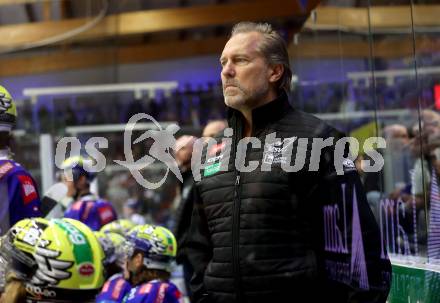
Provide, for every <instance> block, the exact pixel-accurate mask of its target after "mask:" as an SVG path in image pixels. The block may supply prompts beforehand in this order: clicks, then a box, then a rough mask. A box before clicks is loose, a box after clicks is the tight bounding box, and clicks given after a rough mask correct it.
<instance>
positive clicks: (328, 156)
mask: <svg viewBox="0 0 440 303" xmlns="http://www.w3.org/2000/svg"><path fill="white" fill-rule="evenodd" d="M253 121H254V128H253V130H252V136H253V137H257V138H259V139H260V141H261V142H262V143H261V145H260V146H258V144H255V145H254V146H252V147H251V145H250V144H249V146H248V148H247V150H246V151H245V152H241V150H242V149H240V148H237V143H238V141H239V139H240V138H241V137H242V127H243V125H242V123H243V122H242V116H241V114H240V113H239V112H237V111H235V110H230V115H229V125H230V127H231V128H232V129H233V131H234V132H233V135H232V136H231V137H230V138H226V139H227V140H225V141H224V144H222V143H221V142H222V140H224V139H225V138H217V139H216V140H217V142H216V145H212V144H211V146H207V147H206V148H205V149H204V151H203V152H202V159H207V160H206V164H205V167H204V169H201V170H200V173H201V180H200V181H199V182H197V183H196V189H195V192H194V193H195V197H194V201H195V208H194V211H193V215H192V223H191V228H190V233H189V238H188V242H187V247H186V249H187V252H188V256H189V258H190V261H191V263H192V264H193V266H194V268H195V275H194V277H193V280H192V288H193V292H194V296H195V299H196V300H197V302H225V303H226V302H266V303H269V302H272V303H278V302H338V303H339V302H385V299H386V297H387V294H388V291H389V286H390V276H391V266H390V262H389V260H388V257H387V253H386V251H385V249H384V248H383V245H382V243H381V240H380V232H379V228H378V226H377V224H376V221H375V219H374V217H373V215H372V213H371V211H370V209H369V206H368V204H367V202H366V199H365V194H364V192H363V189H362V185H361V184H360V181H359V177H358V175H357V172H356V170H355V168H354V167H353V166H352V165H350V161H349V162H348V163H346V164H345V165H344V166H343V169H344V170H343V171H344V174H343V175H338V174H337V173H336V171H335V168H334V165H333V158H334V157H333V155H334V145H331V146H327V147H324V148H323V150H322V152H321V154H319V153H316V154H315V153H314V154H312V153H311V147H312V145H313V144H312V142H313V138H323V139H325V138H329V137H334V138H335V140H334V141H335V142H336V140H337V139H338V138H340V137H341V134H340V133H339V132H337V131H336V130H335V129H333V128H331V127H330V126H328V125H327V124H325V123H324V122H322V121H321V120H319V119H318V118H316V117H314V116H312V115H309V114H306V113H303V112H301V111H298V110H295V109H293V108H292V107H291V106H290V105H289V103H288V101H287V96H286V95H285V94H284V93H282V94H281V95H280V97H279V98H277V99H276V100H274V101H273V102H270V103H268V104H266V105H264V106H262V107H260V108H257V109H256V110H254V112H253ZM274 132H276V137H277V138H280V139H274V140H272V141H271V140H269V139H267V137H266V136H268V135H269V134H271V133H274ZM269 137H270V136H269ZM300 138H302V139H300ZM228 140H229V142H232V144H228ZM305 140H308V141H307V142H308V143H307V142H306V143H307V144H306V143H304V142H305ZM301 142H302V144H301ZM242 146H244V145H242ZM229 149H231V153H230V155H231V156H230V157H228V156H227V155H228V151H229ZM289 149H291V150H292V153H291V154H292V155H293V156H289V157H286V155H287V154H289V153H284V152H285V151H288V150H289ZM295 155H304V165H303V167H304V168H303V169H300V170H299V171H296V172H286V171H285V170H284V169H283V167H282V165H285V164H286V163H287V164H291V166H294V164H295ZM314 157H315V159H319V160H320V161H319V164H318V163H316V161H312V163H315V164H316V165H315V166H313V164H312V170H313V171H310V169H309V166H310V162H311V161H310V159H311V158H314ZM296 158H301V156H296ZM252 161H257V162H252ZM296 161H300V162H298V163H299V164H301V159H297V160H296ZM255 163H257V164H258V167H257V169H256V170H254V171H250V172H244V171H243V169H240V170H241V172H239V171H238V170H237V169H236V167H237V166H240V165H244V166H248V165H255ZM351 164H352V162H351ZM221 165H223V166H221ZM262 166H265V168H263V169H262ZM267 166H269V167H270V169H266V168H267ZM222 167H224V169H222ZM265 170H268V171H265ZM193 173H194V171H193Z"/></svg>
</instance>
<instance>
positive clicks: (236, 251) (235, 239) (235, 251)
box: [232, 117, 243, 302]
mask: <svg viewBox="0 0 440 303" xmlns="http://www.w3.org/2000/svg"><path fill="white" fill-rule="evenodd" d="M235 123H236V124H235V131H236V133H235V134H234V137H233V138H234V139H233V140H232V144H233V145H232V151H233V153H232V155H233V158H234V159H233V161H234V165H235V160H236V158H237V156H238V155H237V143H238V141H239V140H240V139H241V137H242V136H243V134H242V132H243V131H242V125H241V123H242V122H241V121H239V117H236V121H235ZM240 205H241V200H240V172H239V171H238V170H237V169H236V170H235V185H234V204H233V207H232V272H233V275H234V286H235V293H236V295H237V302H241V301H242V300H241V298H242V290H241V273H240Z"/></svg>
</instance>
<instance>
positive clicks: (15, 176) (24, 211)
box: [0, 157, 41, 236]
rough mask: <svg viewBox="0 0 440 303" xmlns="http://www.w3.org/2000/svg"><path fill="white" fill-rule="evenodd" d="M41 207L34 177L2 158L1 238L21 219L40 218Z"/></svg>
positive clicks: (16, 164)
mask: <svg viewBox="0 0 440 303" xmlns="http://www.w3.org/2000/svg"><path fill="white" fill-rule="evenodd" d="M40 206H41V201H40V195H39V193H38V189H37V185H36V182H35V180H34V179H33V178H32V176H31V175H30V174H29V173H28V172H27V171H26V170H25V169H24V168H23V167H22V166H20V164H18V163H17V162H15V161H13V160H10V159H7V158H6V157H0V236H1V235H4V234H5V233H6V232H7V231H8V230H9V228H10V227H11V226H12V225H14V224H15V223H16V222H17V221H20V220H21V219H25V218H31V217H40V216H41V213H40Z"/></svg>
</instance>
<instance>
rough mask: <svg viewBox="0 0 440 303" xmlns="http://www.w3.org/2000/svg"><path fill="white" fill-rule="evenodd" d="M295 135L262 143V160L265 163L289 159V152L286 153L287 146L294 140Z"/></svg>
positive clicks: (283, 161)
mask: <svg viewBox="0 0 440 303" xmlns="http://www.w3.org/2000/svg"><path fill="white" fill-rule="evenodd" d="M296 139H297V137H291V138H284V139H277V141H275V142H272V143H265V144H264V152H263V162H264V163H266V164H276V163H284V164H286V163H287V162H288V160H290V157H286V156H291V154H288V148H289V147H290V146H291V145H292V144H293V142H295V141H296Z"/></svg>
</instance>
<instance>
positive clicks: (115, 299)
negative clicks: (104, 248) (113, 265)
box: [96, 274, 131, 303]
mask: <svg viewBox="0 0 440 303" xmlns="http://www.w3.org/2000/svg"><path fill="white" fill-rule="evenodd" d="M130 289H131V284H130V283H129V282H128V281H127V280H125V279H124V277H123V275H122V274H116V275H113V276H112V277H110V279H108V280H107V282H105V284H104V286H103V287H102V290H101V293H100V294H99V295H98V296H97V297H96V303H120V302H122V300H123V298H124V296H125V295H126V294H128V293H129V291H130Z"/></svg>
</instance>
